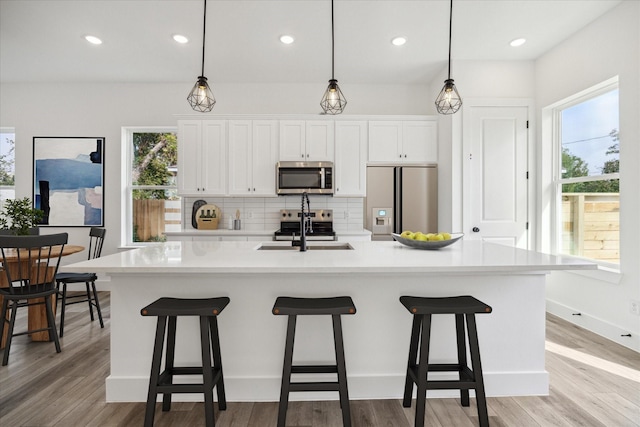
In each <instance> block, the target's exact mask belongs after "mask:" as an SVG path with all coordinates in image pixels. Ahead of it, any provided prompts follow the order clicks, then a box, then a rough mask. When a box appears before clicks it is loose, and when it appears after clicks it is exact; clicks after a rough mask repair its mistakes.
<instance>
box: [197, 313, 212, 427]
mask: <svg viewBox="0 0 640 427" xmlns="http://www.w3.org/2000/svg"><path fill="white" fill-rule="evenodd" d="M209 339H210V338H209V321H208V319H207V317H206V316H200V346H201V348H202V376H203V378H204V381H203V386H204V419H205V425H206V426H207V427H213V426H214V425H215V419H214V416H213V386H214V384H213V370H212V369H211V349H210V347H209V346H210V344H209V342H210V341H209Z"/></svg>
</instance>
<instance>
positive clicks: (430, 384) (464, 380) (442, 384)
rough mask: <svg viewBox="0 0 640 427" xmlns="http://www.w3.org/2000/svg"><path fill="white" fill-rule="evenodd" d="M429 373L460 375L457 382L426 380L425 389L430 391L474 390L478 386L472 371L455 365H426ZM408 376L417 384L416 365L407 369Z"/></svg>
mask: <svg viewBox="0 0 640 427" xmlns="http://www.w3.org/2000/svg"><path fill="white" fill-rule="evenodd" d="M429 372H458V374H459V375H460V379H458V380H427V389H430V390H448V389H452V390H459V389H462V390H468V389H473V388H476V386H477V385H478V382H477V381H476V379H475V377H474V375H473V371H472V370H471V369H469V368H468V367H467V366H463V367H460V365H458V364H455V363H452V364H449V363H439V364H432V365H428V368H427V373H429ZM409 375H410V376H411V379H412V380H413V382H414V383H416V384H418V367H417V366H416V365H413V366H411V367H410V368H409Z"/></svg>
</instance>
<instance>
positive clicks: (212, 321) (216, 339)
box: [209, 316, 227, 411]
mask: <svg viewBox="0 0 640 427" xmlns="http://www.w3.org/2000/svg"><path fill="white" fill-rule="evenodd" d="M209 330H210V333H211V351H212V353H213V366H214V367H215V368H216V370H217V371H218V372H219V373H220V377H219V379H218V382H217V383H216V392H217V393H218V409H219V410H221V411H224V410H225V409H227V398H226V396H225V393H224V376H223V375H222V356H221V355H220V336H219V335H218V319H217V318H216V316H209Z"/></svg>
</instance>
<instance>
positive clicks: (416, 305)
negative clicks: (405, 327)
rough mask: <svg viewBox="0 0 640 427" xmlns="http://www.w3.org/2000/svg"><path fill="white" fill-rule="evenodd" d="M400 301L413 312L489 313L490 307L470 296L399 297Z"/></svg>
mask: <svg viewBox="0 0 640 427" xmlns="http://www.w3.org/2000/svg"><path fill="white" fill-rule="evenodd" d="M400 302H401V303H402V305H404V306H405V307H406V309H407V310H409V311H410V312H411V313H413V314H455V313H460V314H469V313H491V311H492V309H491V307H490V306H488V305H487V304H485V303H483V302H482V301H480V300H477V299H475V298H474V297H472V296H469V295H464V296H456V297H440V298H428V297H410V296H403V297H400Z"/></svg>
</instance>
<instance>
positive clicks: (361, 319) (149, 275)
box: [65, 240, 596, 402]
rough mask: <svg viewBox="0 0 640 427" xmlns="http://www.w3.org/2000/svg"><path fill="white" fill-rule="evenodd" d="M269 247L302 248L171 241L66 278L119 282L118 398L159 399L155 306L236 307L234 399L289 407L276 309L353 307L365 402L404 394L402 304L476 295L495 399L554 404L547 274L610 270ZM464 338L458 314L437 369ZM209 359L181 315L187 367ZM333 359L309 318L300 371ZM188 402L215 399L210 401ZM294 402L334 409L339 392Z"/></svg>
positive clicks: (353, 373) (448, 253) (437, 328)
mask: <svg viewBox="0 0 640 427" xmlns="http://www.w3.org/2000/svg"><path fill="white" fill-rule="evenodd" d="M314 243H315V244H323V245H327V243H326V242H313V243H310V244H314ZM330 244H340V242H332V243H330ZM261 245H269V246H274V245H282V246H287V245H290V243H287V242H268V243H258V242H214V241H197V242H169V243H164V244H160V245H157V246H149V247H145V248H140V249H136V250H133V251H128V252H122V253H119V254H114V255H109V256H105V257H102V258H99V259H95V260H91V261H84V262H80V263H77V264H73V265H69V266H65V271H95V272H97V273H102V274H106V275H108V276H109V277H110V279H111V325H110V327H111V350H110V351H111V359H110V360H111V372H110V375H109V377H108V378H107V379H106V397H107V401H109V402H116V401H118V402H120V401H133V402H142V401H145V400H146V393H147V385H148V380H149V370H150V364H151V354H152V348H153V340H154V332H155V318H149V317H142V316H141V315H140V309H141V308H142V307H144V306H146V305H147V304H149V303H150V302H152V301H154V300H155V299H157V298H159V297H181V298H204V297H218V296H228V297H229V298H230V299H231V303H230V304H229V306H228V307H227V308H226V309H225V310H224V312H223V313H222V314H221V315H220V317H219V319H218V321H219V328H220V340H221V346H222V361H223V367H224V376H225V387H226V391H227V399H228V400H229V401H277V400H278V397H279V389H280V377H281V374H282V358H283V352H284V340H285V330H286V317H285V316H274V315H272V314H271V308H272V307H273V303H274V301H275V299H276V297H278V296H281V295H286V296H298V297H324V296H339V295H349V296H351V297H352V298H353V300H354V302H355V305H356V307H357V313H356V315H354V316H343V328H344V340H345V355H346V363H347V374H348V380H349V394H350V397H351V398H352V399H385V398H400V397H401V396H402V392H403V384H404V375H405V371H406V363H407V352H408V345H409V335H410V329H411V321H412V318H411V315H410V314H409V313H408V312H407V311H406V309H405V308H404V307H403V306H402V305H401V304H400V302H399V301H398V299H399V297H400V296H402V295H416V296H435V297H439V296H451V295H473V296H474V297H476V298H478V299H480V300H482V301H484V302H485V303H487V304H489V305H491V306H492V307H493V313H491V314H488V315H478V316H477V323H478V332H479V338H480V349H481V357H482V364H483V370H484V377H485V387H486V392H487V395H488V396H508V395H512V396H513V395H545V394H548V391H549V381H548V373H547V372H546V370H545V350H544V346H545V276H546V274H548V273H549V272H550V271H552V270H579V269H595V268H596V265H595V264H593V263H590V262H588V261H583V260H578V259H575V258H569V257H558V256H552V255H545V254H540V253H537V252H532V251H526V250H521V249H514V248H509V247H506V246H500V245H497V244H492V243H483V242H481V241H476V240H461V241H458V242H456V243H454V244H453V245H451V246H449V247H446V248H443V249H440V250H436V251H423V250H417V249H411V248H408V247H405V246H402V245H400V244H399V243H397V242H350V245H351V247H352V249H348V250H347V249H330V250H309V251H307V252H299V251H294V250H277V249H270V250H263V249H260V250H259V249H258V248H259V247H260V246H261ZM453 328H454V321H453V316H435V317H434V320H433V327H432V341H431V355H430V356H431V360H432V361H436V362H437V361H444V360H449V359H451V360H452V359H453V358H455V354H456V353H455V332H454V329H453ZM199 352H200V350H199V337H198V327H197V320H196V319H194V318H180V320H179V321H178V336H177V346H176V362H177V363H183V364H193V365H197V364H198V363H200V362H199V358H200V355H199V354H200V353H199ZM333 358H334V355H333V344H332V333H331V321H330V319H327V318H326V316H322V317H316V316H303V317H301V318H299V320H298V333H297V336H296V348H295V351H294V361H295V362H298V361H302V362H323V361H332V360H334V359H333ZM441 375H447V374H444V373H443V374H441ZM316 378H317V377H316ZM455 394H456V392H454V391H443V392H440V393H434V394H431V393H430V394H429V396H431V397H433V396H454V395H455ZM175 398H176V399H181V400H187V401H192V400H202V398H201V396H200V395H176V396H175ZM292 398H293V399H328V398H329V399H331V398H337V393H335V396H333V394H332V393H322V394H320V393H315V394H314V393H295V394H293V395H292Z"/></svg>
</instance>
